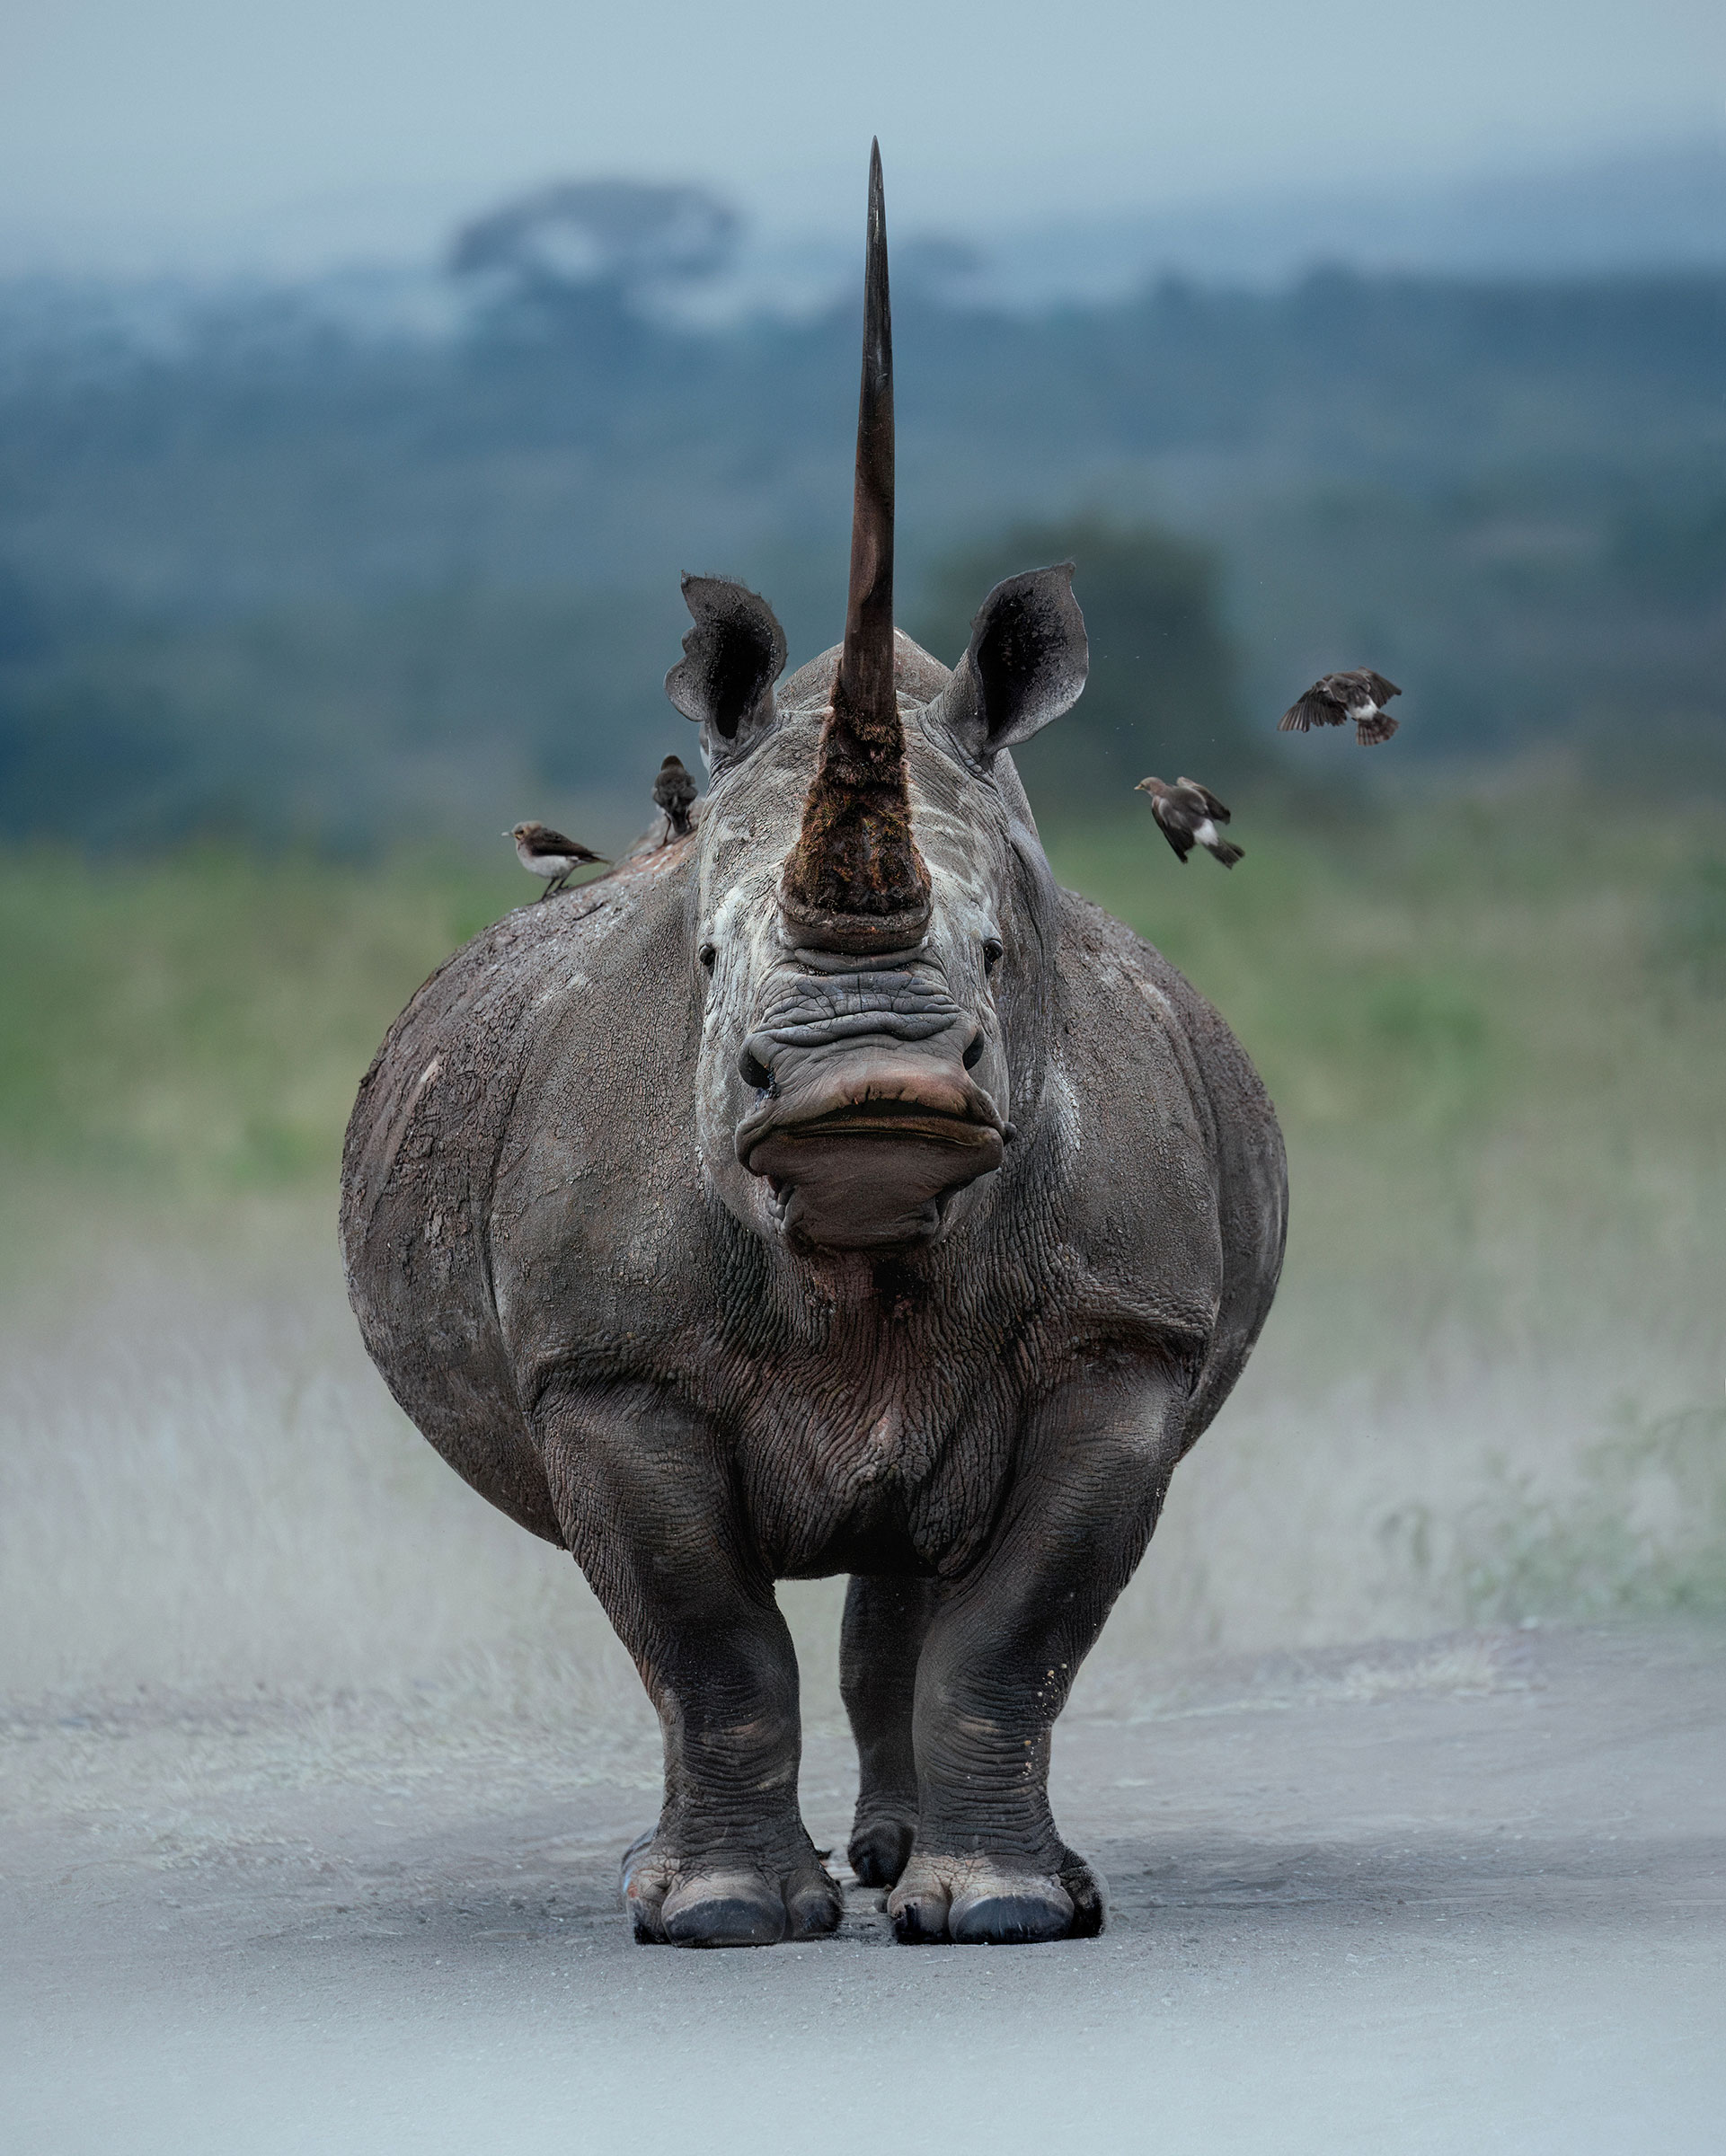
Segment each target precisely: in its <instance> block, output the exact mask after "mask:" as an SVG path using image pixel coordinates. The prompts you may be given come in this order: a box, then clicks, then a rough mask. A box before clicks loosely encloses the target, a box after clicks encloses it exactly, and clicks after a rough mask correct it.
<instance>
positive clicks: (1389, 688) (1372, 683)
mask: <svg viewBox="0 0 1726 2156" xmlns="http://www.w3.org/2000/svg"><path fill="white" fill-rule="evenodd" d="M1360 678H1361V679H1362V680H1363V681H1364V682H1365V683H1366V685H1367V686H1368V688H1369V689H1370V690H1371V691H1372V700H1373V702H1375V703H1385V702H1388V701H1389V699H1390V698H1391V697H1393V696H1400V695H1401V694H1403V692H1402V690H1401V689H1399V688H1398V687H1397V685H1396V684H1395V683H1394V681H1386V680H1385V676H1383V675H1382V674H1375V673H1374V672H1373V670H1372V668H1371V667H1361V669H1360Z"/></svg>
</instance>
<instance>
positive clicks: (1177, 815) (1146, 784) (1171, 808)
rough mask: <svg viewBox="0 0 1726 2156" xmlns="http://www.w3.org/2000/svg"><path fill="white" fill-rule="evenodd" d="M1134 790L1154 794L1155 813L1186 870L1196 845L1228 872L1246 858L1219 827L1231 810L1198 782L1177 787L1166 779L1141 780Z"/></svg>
mask: <svg viewBox="0 0 1726 2156" xmlns="http://www.w3.org/2000/svg"><path fill="white" fill-rule="evenodd" d="M1133 791H1134V792H1135V793H1148V794H1149V795H1150V797H1151V814H1152V815H1153V816H1154V817H1155V818H1156V820H1157V824H1158V826H1160V828H1161V830H1162V833H1163V835H1164V838H1166V839H1167V840H1168V842H1169V844H1171V845H1172V846H1173V848H1174V853H1175V859H1176V860H1177V861H1179V862H1180V863H1181V865H1182V868H1184V867H1185V866H1186V862H1187V856H1188V854H1189V853H1191V852H1192V849H1193V848H1194V847H1195V846H1202V847H1203V848H1204V849H1205V851H1206V853H1208V854H1209V855H1210V856H1211V858H1212V859H1213V860H1214V861H1220V862H1222V864H1223V866H1224V867H1225V868H1226V869H1232V868H1233V867H1234V866H1235V862H1237V861H1239V860H1240V859H1241V858H1242V856H1243V853H1244V848H1243V847H1241V846H1236V845H1231V844H1230V843H1229V842H1228V840H1227V839H1226V838H1225V837H1224V836H1223V835H1222V833H1221V832H1220V831H1219V830H1218V829H1217V825H1218V824H1226V823H1227V821H1228V810H1227V809H1226V808H1224V806H1223V804H1222V803H1221V802H1220V801H1219V800H1217V796H1216V795H1215V794H1214V793H1212V792H1211V791H1210V789H1209V788H1208V787H1207V786H1201V785H1200V784H1199V782H1198V780H1197V779H1177V780H1176V781H1175V782H1174V784H1173V786H1170V785H1168V784H1166V783H1165V782H1164V781H1163V780H1162V779H1141V780H1140V781H1139V782H1138V783H1137V786H1135V787H1134V789H1133Z"/></svg>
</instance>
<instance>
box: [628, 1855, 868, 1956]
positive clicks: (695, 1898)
mask: <svg viewBox="0 0 1726 2156" xmlns="http://www.w3.org/2000/svg"><path fill="white" fill-rule="evenodd" d="M623 1883H624V1907H625V1908H626V1909H627V1910H628V1912H629V1921H630V1928H631V1930H632V1931H633V1933H634V1935H635V1939H636V1941H637V1943H638V1944H639V1945H641V1946H644V1947H645V1946H673V1947H772V1946H776V1945H777V1944H778V1943H779V1941H780V1940H785V1939H819V1938H821V1937H822V1936H823V1935H824V1934H825V1933H827V1932H828V1931H833V1930H834V1929H835V1928H836V1926H837V1924H838V1922H839V1921H840V1919H841V1918H842V1917H843V1916H844V1914H845V1897H844V1895H841V1893H840V1892H839V1889H838V1887H837V1886H836V1885H835V1884H834V1882H833V1880H832V1879H831V1878H828V1874H827V1870H826V1869H825V1867H824V1866H823V1865H822V1863H821V1861H820V1859H819V1857H818V1856H817V1855H816V1853H815V1851H814V1850H813V1849H811V1850H810V1851H809V1853H808V1855H807V1856H806V1857H801V1858H800V1857H798V1856H796V1855H793V1856H792V1858H791V1860H789V1861H788V1862H787V1863H786V1864H785V1865H784V1868H783V1869H779V1868H778V1867H777V1866H775V1865H774V1864H773V1863H772V1862H771V1861H766V1862H762V1863H759V1864H751V1863H748V1862H745V1863H741V1864H739V1862H738V1861H737V1860H736V1858H735V1857H730V1858H729V1859H720V1860H716V1861H714V1862H713V1863H711V1864H709V1863H704V1862H703V1861H702V1860H700V1859H698V1858H696V1859H690V1858H683V1859H677V1858H672V1857H668V1856H664V1855H661V1854H659V1853H658V1850H657V1844H656V1841H655V1837H654V1836H653V1835H652V1834H651V1833H647V1834H643V1835H642V1837H641V1838H640V1840H639V1841H637V1842H634V1843H633V1845H632V1846H631V1848H630V1849H629V1850H628V1851H627V1852H626V1853H625V1855H624V1881H623Z"/></svg>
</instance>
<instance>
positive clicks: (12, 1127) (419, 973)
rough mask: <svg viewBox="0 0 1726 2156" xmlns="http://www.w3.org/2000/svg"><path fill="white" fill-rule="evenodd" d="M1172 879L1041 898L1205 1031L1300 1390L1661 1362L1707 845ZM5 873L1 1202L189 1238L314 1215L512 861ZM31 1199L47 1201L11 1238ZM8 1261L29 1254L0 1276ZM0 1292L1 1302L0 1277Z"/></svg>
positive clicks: (1721, 832) (179, 857) (504, 889)
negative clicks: (1275, 1185) (239, 1208)
mask: <svg viewBox="0 0 1726 2156" xmlns="http://www.w3.org/2000/svg"><path fill="white" fill-rule="evenodd" d="M1235 830H1236V832H1237V834H1238V835H1240V836H1241V837H1242V839H1243V840H1244V844H1246V847H1247V855H1248V857H1247V860H1246V861H1245V862H1244V863H1243V864H1242V866H1241V867H1240V868H1239V869H1238V870H1235V872H1234V874H1232V875H1225V874H1223V873H1221V872H1220V871H1218V870H1217V869H1216V868H1215V867H1214V866H1213V864H1212V863H1211V862H1208V861H1207V860H1205V859H1203V858H1199V857H1196V858H1195V859H1194V860H1193V861H1192V862H1190V863H1189V865H1188V866H1187V867H1186V868H1185V869H1184V870H1183V869H1182V868H1181V867H1180V865H1179V864H1178V863H1177V862H1175V860H1174V858H1173V855H1172V854H1171V853H1168V852H1167V850H1166V849H1165V847H1164V844H1162V842H1161V840H1160V839H1159V837H1158V836H1157V835H1156V834H1155V831H1154V830H1153V829H1152V827H1151V824H1150V818H1149V817H1148V815H1145V816H1130V815H1129V816H1128V817H1123V818H1121V819H1120V820H1117V821H1111V822H1106V823H1105V822H1097V823H1093V824H1090V825H1088V826H1083V827H1077V826H1068V827H1067V828H1057V829H1054V830H1052V831H1051V832H1049V834H1047V838H1048V843H1049V852H1050V854H1051V857H1052V859H1053V861H1054V863H1055V867H1056V870H1057V873H1058V875H1059V877H1060V878H1061V879H1062V881H1063V882H1065V883H1067V884H1068V885H1070V886H1071V887H1073V888H1077V889H1080V890H1083V891H1085V892H1087V893H1089V894H1090V895H1091V896H1093V897H1096V898H1097V899H1099V900H1100V901H1101V902H1102V904H1103V905H1105V906H1108V907H1109V908H1110V909H1111V911H1113V912H1115V913H1117V914H1119V915H1121V917H1122V918H1124V919H1125V920H1127V921H1129V923H1131V924H1132V925H1133V926H1134V927H1135V928H1136V929H1137V930H1138V931H1139V932H1141V933H1143V934H1145V935H1146V936H1148V937H1150V938H1151V940H1152V941H1155V942H1156V943H1157V944H1158V945H1159V946H1160V947H1161V948H1162V949H1163V950H1164V951H1165V953H1166V954H1167V955H1168V957H1169V958H1170V959H1173V962H1174V963H1175V964H1176V965H1178V966H1179V967H1181V968H1182V970H1183V971H1184V972H1185V973H1187V975H1188V976H1190V978H1191V979H1192V980H1193V981H1194V983H1195V984H1196V985H1198V986H1199V988H1200V989H1201V990H1202V991H1203V992H1204V993H1205V994H1207V995H1208V996H1209V997H1210V998H1211V999H1212V1000H1213V1001H1214V1002H1216V1003H1217V1004H1218V1005H1219V1007H1220V1008H1221V1009H1222V1011H1223V1012H1225V1014H1226V1017H1227V1018H1228V1021H1229V1022H1230V1024H1231V1025H1232V1026H1233V1027H1234V1029H1235V1031H1236V1032H1237V1034H1238V1035H1239V1036H1240V1038H1242V1040H1243V1041H1244V1044H1245V1045H1246V1047H1247V1049H1248V1051H1249V1053H1250V1054H1251V1055H1252V1057H1253V1059H1254V1061H1255V1062H1256V1064H1257V1065H1258V1067H1259V1069H1260V1071H1261V1074H1262V1075H1263V1077H1264V1079H1265V1082H1266V1083H1267V1084H1268V1086H1269V1087H1270V1093H1271V1096H1272V1098H1273V1100H1275V1102H1276V1104H1277V1108H1278V1110H1279V1115H1280V1117H1281V1119H1282V1122H1283V1126H1284V1129H1285V1132H1286V1134H1287V1135H1288V1143H1289V1150H1290V1159H1291V1173H1292V1180H1293V1190H1294V1201H1293V1221H1292V1228H1291V1243H1290V1262H1289V1268H1288V1277H1287V1282H1286V1288H1285V1295H1284V1302H1285V1303H1286V1304H1287V1303H1289V1302H1290V1300H1291V1299H1292V1300H1293V1302H1294V1303H1296V1304H1297V1305H1298V1308H1297V1309H1296V1310H1294V1311H1293V1312H1289V1313H1287V1314H1288V1315H1292V1316H1294V1317H1295V1318H1296V1320H1297V1321H1305V1323H1304V1324H1303V1330H1306V1329H1307V1327H1312V1328H1315V1329H1316V1330H1318V1331H1319V1332H1321V1333H1322V1336H1323V1341H1324V1344H1325V1354H1324V1356H1323V1361H1324V1362H1325V1363H1326V1364H1327V1365H1332V1366H1334V1365H1336V1364H1338V1363H1341V1364H1346V1365H1356V1364H1359V1362H1361V1361H1362V1360H1363V1359H1364V1360H1366V1361H1368V1362H1370V1361H1372V1360H1374V1359H1376V1358H1379V1357H1382V1356H1384V1355H1385V1353H1386V1352H1401V1351H1402V1350H1403V1349H1404V1348H1405V1347H1406V1346H1407V1344H1408V1342H1409V1340H1410V1339H1412V1338H1414V1339H1429V1338H1430V1337H1431V1336H1432V1334H1433V1333H1434V1331H1435V1330H1436V1329H1439V1328H1442V1327H1444V1326H1446V1325H1451V1324H1460V1325H1463V1326H1465V1328H1466V1330H1468V1332H1469V1333H1470V1335H1471V1336H1472V1337H1473V1338H1474V1339H1476V1340H1477V1341H1480V1342H1482V1343H1483V1344H1488V1345H1502V1346H1507V1347H1516V1346H1522V1345H1526V1344H1527V1343H1528V1342H1529V1341H1530V1340H1531V1339H1537V1338H1539V1337H1541V1336H1542V1334H1543V1332H1549V1331H1550V1330H1552V1329H1553V1327H1557V1328H1559V1329H1560V1330H1561V1331H1562V1330H1563V1329H1565V1328H1567V1327H1569V1326H1571V1325H1572V1324H1574V1323H1575V1322H1576V1321H1578V1320H1579V1319H1583V1320H1585V1321H1586V1322H1587V1324H1589V1325H1590V1326H1592V1325H1595V1324H1597V1323H1605V1322H1615V1323H1626V1322H1634V1323H1635V1324H1636V1325H1638V1326H1639V1327H1641V1328H1642V1329H1643V1330H1646V1329H1647V1328H1648V1327H1653V1328H1654V1329H1655V1330H1657V1331H1661V1332H1667V1333H1669V1332H1671V1331H1672V1330H1674V1329H1675V1328H1677V1329H1678V1330H1686V1329H1687V1328H1689V1327H1692V1326H1695V1325H1708V1324H1713V1323H1714V1322H1715V1321H1717V1317H1718V1310H1719V1304H1720V1300H1721V1289H1722V1284H1723V1283H1726V1140H1723V1139H1722V1124H1726V1115H1722V1094H1723V1093H1726V1086H1723V1085H1722V1078H1723V1077H1726V810H1722V809H1721V808H1718V807H1714V808H1696V809H1695V810H1692V811H1690V812H1687V813H1684V814H1673V813H1669V812H1664V811H1659V810H1656V809H1653V808H1641V809H1638V808H1625V807H1624V806H1623V805H1622V804H1620V803H1617V802H1615V801H1612V800H1607V799H1606V798H1604V797H1602V796H1599V795H1597V794H1593V793H1589V792H1588V791H1580V790H1578V789H1576V788H1574V787H1572V786H1570V785H1568V784H1566V783H1565V782H1563V781H1562V780H1558V779H1549V780H1548V781H1547V782H1545V783H1538V782H1534V781H1532V780H1531V781H1530V782H1527V784H1525V785H1523V786H1521V787H1520V788H1518V789H1514V790H1511V791H1498V792H1497V793H1495V794H1493V795H1491V796H1487V795H1482V796H1481V797H1479V798H1458V797H1455V796H1452V797H1448V798H1445V797H1438V796H1429V797H1426V798H1412V799H1408V800H1403V801H1400V802H1397V803H1394V804H1393V805H1390V806H1381V807H1380V808H1377V809H1376V810H1374V811H1372V812H1371V813H1367V812H1365V811H1363V812H1361V813H1359V814H1358V815H1355V816H1353V817H1350V818H1349V819H1348V820H1346V821H1343V820H1338V821H1336V822H1334V823H1332V824H1328V825H1320V824H1318V823H1315V822H1314V821H1313V820H1311V819H1305V820H1303V819H1299V818H1297V817H1293V816H1291V815H1290V814H1289V813H1288V811H1286V810H1285V811H1283V812H1282V813H1280V814H1279V813H1278V812H1276V811H1275V810H1274V809H1273V808H1271V807H1270V805H1268V804H1267V805H1264V806H1262V807H1261V808H1259V809H1257V810H1256V811H1255V810H1253V809H1252V808H1250V807H1249V808H1247V809H1246V810H1245V811H1244V812H1241V811H1237V817H1236V823H1235ZM500 853H503V854H504V858H503V859H502V860H500V862H498V863H496V864H495V865H494V864H490V863H487V864H485V865H480V864H477V863H475V862H474V861H472V860H471V859H467V858H464V857H461V856H458V855H454V854H449V855H444V856H441V857H438V858H430V857H423V856H421V857H415V856H408V855H402V856H398V857H397V858H395V859H393V860H391V861H389V862H385V863H384V864H382V865H380V866H378V867H376V868H374V869H370V870H364V869H357V868H354V867H352V866H342V865H338V864H333V863H331V862H323V861H318V860H314V859H311V858H307V857H304V856H295V855H291V854H288V855H280V854H278V855H270V854H261V853H240V852H234V851H224V850H221V849H218V848H214V847H205V848H197V849H192V850H189V851H186V852H183V853H178V854H172V855H168V856H165V857H163V858H161V859H158V860H155V861H149V862H142V863H139V864H137V865H132V864H125V865H121V866H115V867H104V868H102V869H99V870H85V869H84V868H83V867H82V866H81V865H80V864H79V863H78V862H77V861H76V860H75V858H74V857H73V856H71V855H70V854H69V853H66V852H64V851H62V850H59V849H49V848H41V849H37V850H31V851H14V852H12V853H8V854H4V855H0V1010H4V1013H5V1018H4V1028H3V1029H0V1175H4V1179H5V1182H6V1185H7V1186H8V1187H9V1188H10V1190H11V1192H12V1194H13V1197H14V1199H17V1200H20V1201H22V1204H23V1205H24V1206H25V1208H26V1210H27V1212H29V1213H30V1214H31V1215H38V1214H48V1215H51V1214H54V1213H57V1212H58V1210H59V1208H58V1204H57V1202H56V1193H57V1192H58V1190H60V1189H61V1188H62V1187H72V1186H81V1187H85V1188H88V1187H91V1186H97V1187H99V1188H100V1189H101V1191H102V1196H103V1202H104V1206H105V1208H107V1209H109V1217H112V1218H118V1217H121V1216H123V1215H125V1214H126V1213H128V1211H131V1210H134V1209H136V1211H137V1215H139V1217H140V1218H147V1219H149V1220H152V1221H154V1222H155V1224H157V1225H158V1226H162V1227H165V1226H167V1225H168V1224H170V1223H171V1222H172V1221H174V1220H179V1221H181V1222H183V1223H184V1224H186V1226H187V1227H188V1228H193V1227H195V1225H196V1224H198V1223H199V1222H200V1221H208V1220H211V1219H214V1218H217V1217H219V1216H220V1215H222V1213H223V1212H224V1210H225V1209H226V1208H229V1207H231V1206H233V1204H234V1203H235V1201H236V1200H240V1199H243V1198H257V1197H281V1198H284V1199H289V1200H293V1199H299V1200H301V1201H303V1202H304V1204H305V1205H307V1206H314V1207H315V1208H318V1209H322V1210H324V1211H326V1212H327V1210H328V1208H329V1207H330V1206H331V1205H332V1201H333V1183H334V1176H335V1170H336V1164H337V1160H338V1156H339V1151H340V1145H341V1132H342V1127H343V1125H344V1123H345V1120H346V1118H347V1114H348V1110H349V1108H350V1105H351V1102H352V1099H353V1093H354V1088H355V1084H356V1082H357V1081H358V1077H359V1074H360V1073H361V1072H362V1071H363V1070H364V1069H365V1067H366V1065H367V1062H368V1061H369V1059H370V1057H371V1055H372V1053H373V1051H374V1050H375V1048H376V1045H377V1042H378V1040H379V1038H381V1036H382V1033H383V1030H384V1028H385V1025H386V1024H387V1023H388V1022H389V1021H390V1019H391V1018H392V1017H393V1016H394V1013H395V1012H397V1011H398V1010H399V1009H400V1008H401V1006H402V1004H403V1003H404V1002H405V1000H406V999H407V997H408V995H409V994H411V993H412V990H413V988H414V987H415V985H417V984H418V983H419V982H420V980H422V979H423V978H424V977H425V976H426V975H427V974H429V972H430V971H431V970H432V969H433V968H434V967H435V966H437V965H438V963H439V962H440V961H441V960H442V959H444V958H445V957H446V956H447V954H448V952H449V951H451V950H454V949H455V948H456V946H457V945H458V944H459V943H460V942H462V941H464V940H465V938H466V937H468V936H470V935H472V934H473V933H474V932H475V931H476V930H478V929H479V928H480V927H481V926H482V925H483V924H484V923H486V922H488V921H490V920H491V919H493V918H495V917H496V916H497V915H499V914H500V913H501V912H502V911H504V910H505V909H506V908H507V907H509V906H511V905H515V904H519V903H521V902H522V899H523V890H522V879H521V878H520V877H519V875H518V872H517V871H516V870H515V869H514V866H513V864H512V863H510V862H509V861H508V857H507V850H505V849H502V848H500ZM32 1194H34V1196H35V1197H36V1198H38V1199H40V1201H41V1203H40V1205H38V1204H32V1203H31V1197H32ZM20 1261H21V1252H20V1250H19V1247H18V1244H17V1243H16V1242H15V1241H13V1243H12V1244H11V1255H10V1258H9V1259H4V1260H0V1267H5V1268H10V1267H12V1266H14V1265H16V1264H17V1263H19V1262H20ZM0 1277H4V1274H3V1273H0Z"/></svg>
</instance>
